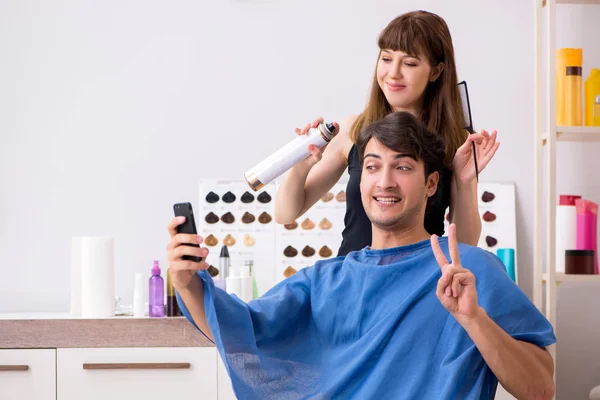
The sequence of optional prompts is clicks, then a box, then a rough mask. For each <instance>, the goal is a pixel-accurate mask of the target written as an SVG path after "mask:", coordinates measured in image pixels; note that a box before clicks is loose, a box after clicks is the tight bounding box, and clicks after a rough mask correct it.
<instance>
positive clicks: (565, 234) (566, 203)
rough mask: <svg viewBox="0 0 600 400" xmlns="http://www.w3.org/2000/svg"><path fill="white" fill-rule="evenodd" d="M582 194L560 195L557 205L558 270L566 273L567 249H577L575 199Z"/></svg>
mask: <svg viewBox="0 0 600 400" xmlns="http://www.w3.org/2000/svg"><path fill="white" fill-rule="evenodd" d="M580 198H581V196H573V195H565V194H561V195H560V200H559V203H558V206H557V207H556V258H555V260H556V272H557V273H561V274H564V273H565V250H575V249H577V212H576V210H577V209H576V207H575V200H576V199H580Z"/></svg>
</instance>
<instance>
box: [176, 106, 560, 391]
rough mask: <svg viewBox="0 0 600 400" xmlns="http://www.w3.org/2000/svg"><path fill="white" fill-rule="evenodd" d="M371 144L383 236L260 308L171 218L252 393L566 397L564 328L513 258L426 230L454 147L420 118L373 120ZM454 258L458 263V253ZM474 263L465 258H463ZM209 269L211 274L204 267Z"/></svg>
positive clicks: (180, 275) (180, 284) (373, 202)
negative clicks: (561, 378) (211, 265)
mask: <svg viewBox="0 0 600 400" xmlns="http://www.w3.org/2000/svg"><path fill="white" fill-rule="evenodd" d="M357 147H358V150H359V153H360V156H361V160H362V168H363V169H362V177H361V196H362V202H363V205H364V207H365V211H366V213H367V215H368V216H369V219H370V220H371V223H372V227H373V232H372V235H373V236H372V245H371V247H368V248H365V249H363V250H361V251H358V252H351V253H350V254H348V255H347V256H346V257H338V258H335V259H331V260H324V261H319V262H317V263H316V264H315V265H314V266H313V267H310V268H305V269H302V270H300V271H299V272H298V273H296V274H295V275H294V276H292V277H290V278H288V279H286V280H285V281H283V282H281V283H280V284H278V285H277V286H275V287H274V288H272V289H271V290H270V291H269V292H267V293H266V294H265V295H264V296H262V297H261V298H260V299H257V300H253V301H251V302H250V303H249V304H246V303H244V302H242V301H241V300H239V299H237V298H236V297H233V296H230V295H228V294H227V293H225V292H223V291H222V290H220V289H217V288H215V286H214V284H213V282H212V279H211V278H210V276H209V274H208V273H207V272H206V268H207V267H208V266H207V265H206V263H193V262H191V261H184V260H182V256H183V255H196V256H202V257H205V256H206V255H207V254H208V250H207V249H205V248H201V249H198V248H194V247H191V246H181V244H183V243H189V242H191V241H194V242H196V243H201V242H202V239H201V238H198V237H194V236H193V235H183V234H179V235H178V234H176V227H177V225H178V224H180V223H182V222H183V221H181V220H177V219H174V220H173V221H172V222H171V224H170V225H169V231H170V233H171V242H170V243H169V246H168V255H169V261H170V263H171V264H170V268H171V276H172V280H173V285H174V286H175V288H176V290H177V292H178V296H179V300H180V306H181V308H182V310H183V312H184V314H185V316H186V317H187V318H188V319H190V321H191V322H192V323H194V325H195V326H196V327H198V328H199V329H200V330H201V331H202V332H203V333H204V334H205V335H206V336H207V337H209V338H210V339H211V340H213V341H214V342H215V343H216V345H217V347H218V349H219V353H220V355H221V357H222V359H223V360H224V362H225V365H226V368H227V371H228V373H229V375H230V377H231V380H232V383H233V387H234V391H235V393H236V395H237V396H238V397H239V398H240V399H489V398H493V397H494V394H495V390H496V387H497V383H498V381H500V382H501V383H502V385H503V386H504V387H505V388H506V389H507V390H508V391H509V392H511V393H512V394H513V395H514V396H515V397H517V398H520V399H521V398H522V399H528V398H531V399H545V398H552V397H553V394H554V383H553V374H554V371H553V369H554V366H553V361H552V358H551V356H550V355H549V353H548V352H547V351H546V350H545V347H546V346H549V345H551V344H553V343H555V341H556V339H555V337H554V333H553V330H552V327H551V325H550V324H549V323H548V321H547V320H546V319H545V318H544V317H543V316H542V315H541V314H540V313H539V311H538V310H537V309H536V308H535V307H534V306H533V304H532V303H531V302H530V301H529V300H528V299H527V297H526V296H525V295H524V294H523V292H522V291H521V290H520V289H519V288H518V287H517V286H516V285H515V284H514V283H513V281H512V280H511V279H510V278H509V277H508V275H507V274H506V271H505V269H504V267H503V265H502V263H501V262H500V260H499V259H498V258H497V257H496V256H495V255H493V254H491V253H489V252H486V251H484V250H482V249H479V248H476V247H471V246H467V245H463V244H457V243H456V236H455V227H454V225H450V229H449V238H440V239H438V238H437V237H436V236H432V237H430V236H429V234H428V233H427V232H426V231H425V228H424V226H423V220H424V214H425V208H426V206H427V201H428V199H429V198H430V197H431V196H433V195H434V194H435V192H436V188H437V184H438V182H439V178H440V171H441V170H442V167H443V160H444V145H443V142H442V141H441V140H440V139H439V138H438V137H437V135H435V134H433V133H431V132H429V131H428V130H427V129H426V128H425V127H423V126H422V125H421V124H420V123H419V122H418V121H417V120H416V119H415V118H414V117H413V116H412V115H411V114H408V113H393V114H390V115H388V116H387V117H385V118H384V119H383V120H381V121H378V122H375V123H373V124H371V125H369V126H368V127H367V128H366V129H365V130H364V131H363V132H362V134H361V136H360V138H359V141H358V143H357ZM448 256H449V259H450V261H448ZM462 263H464V265H465V266H467V267H468V268H469V269H467V268H466V267H464V266H463V264H462ZM198 270H199V271H200V272H198V273H197V271H198Z"/></svg>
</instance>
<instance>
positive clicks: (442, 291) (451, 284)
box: [431, 224, 482, 326]
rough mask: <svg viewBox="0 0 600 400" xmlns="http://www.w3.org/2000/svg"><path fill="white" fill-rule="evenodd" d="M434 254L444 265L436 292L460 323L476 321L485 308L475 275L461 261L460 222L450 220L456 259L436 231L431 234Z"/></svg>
mask: <svg viewBox="0 0 600 400" xmlns="http://www.w3.org/2000/svg"><path fill="white" fill-rule="evenodd" d="M431 247H432V249H433V254H434V255H435V259H436V260H437V262H438V264H439V265H440V268H441V269H442V277H441V278H440V280H439V281H438V285H437V290H436V295H437V298H438V299H439V300H440V302H441V303H442V305H443V306H444V307H445V308H446V310H448V311H450V313H451V314H452V316H454V318H456V320H457V321H458V323H460V324H461V325H463V326H464V324H465V323H469V322H471V321H474V320H475V318H476V317H477V316H478V315H479V314H480V312H481V311H482V310H481V308H480V307H479V303H478V301H477V288H476V287H475V275H473V273H472V272H471V271H469V270H468V269H466V268H463V266H462V265H461V264H460V254H459V253H458V243H457V241H456V226H455V225H454V224H450V228H449V230H448V250H449V252H450V259H451V261H452V263H451V264H450V263H448V260H446V256H444V253H443V252H442V249H441V247H440V243H439V242H438V238H437V236H436V235H432V236H431Z"/></svg>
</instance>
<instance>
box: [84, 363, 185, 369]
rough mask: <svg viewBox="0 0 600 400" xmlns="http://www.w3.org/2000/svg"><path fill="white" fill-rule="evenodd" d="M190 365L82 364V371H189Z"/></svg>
mask: <svg viewBox="0 0 600 400" xmlns="http://www.w3.org/2000/svg"><path fill="white" fill-rule="evenodd" d="M190 367H191V364H190V363H107V364H97V363H96V364H83V369H189V368H190Z"/></svg>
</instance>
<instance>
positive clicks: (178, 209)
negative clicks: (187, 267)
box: [173, 203, 202, 262]
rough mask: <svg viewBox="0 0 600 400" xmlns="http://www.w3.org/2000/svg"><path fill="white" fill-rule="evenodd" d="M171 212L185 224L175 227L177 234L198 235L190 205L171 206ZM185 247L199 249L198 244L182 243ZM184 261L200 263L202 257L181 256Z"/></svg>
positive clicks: (178, 204)
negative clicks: (182, 218) (181, 218)
mask: <svg viewBox="0 0 600 400" xmlns="http://www.w3.org/2000/svg"><path fill="white" fill-rule="evenodd" d="M173 211H174V212H175V216H176V217H185V222H184V223H183V224H181V225H178V226H177V233H189V234H192V235H198V231H197V230H196V220H195V219H194V211H193V210H192V205H191V204H190V203H177V204H175V205H173ZM184 245H186V246H194V247H200V245H199V244H195V243H184ZM182 258H183V259H184V260H189V261H195V262H200V261H202V257H196V256H183V257H182Z"/></svg>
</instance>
